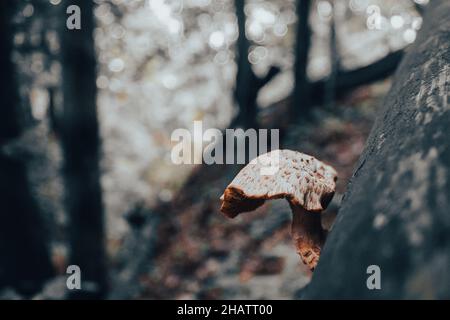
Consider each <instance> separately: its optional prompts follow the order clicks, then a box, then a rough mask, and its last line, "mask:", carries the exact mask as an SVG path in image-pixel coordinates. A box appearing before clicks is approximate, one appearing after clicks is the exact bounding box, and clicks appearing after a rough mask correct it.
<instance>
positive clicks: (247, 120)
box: [235, 0, 258, 128]
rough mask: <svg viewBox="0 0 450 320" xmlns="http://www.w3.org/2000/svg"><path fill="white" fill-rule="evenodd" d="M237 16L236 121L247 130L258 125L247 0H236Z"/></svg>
mask: <svg viewBox="0 0 450 320" xmlns="http://www.w3.org/2000/svg"><path fill="white" fill-rule="evenodd" d="M235 7H236V16H237V20H238V28H239V38H238V41H237V77H236V88H235V99H236V102H237V104H238V106H239V114H238V116H237V119H236V124H237V125H242V126H244V127H246V128H252V127H255V124H256V112H257V105H256V98H257V94H258V91H257V90H256V83H255V82H256V81H255V80H256V79H255V77H254V74H253V70H252V66H251V65H250V62H249V61H248V53H249V48H250V42H249V40H248V39H247V37H246V35H245V22H246V17H245V12H244V7H245V0H236V1H235Z"/></svg>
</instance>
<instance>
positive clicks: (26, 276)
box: [0, 0, 52, 294]
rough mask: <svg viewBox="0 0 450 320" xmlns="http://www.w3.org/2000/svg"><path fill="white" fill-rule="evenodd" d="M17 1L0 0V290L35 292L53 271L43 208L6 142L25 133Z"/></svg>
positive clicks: (21, 164) (25, 173) (24, 169)
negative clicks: (15, 57) (17, 62)
mask: <svg viewBox="0 0 450 320" xmlns="http://www.w3.org/2000/svg"><path fill="white" fill-rule="evenodd" d="M15 2H16V1H14V0H4V1H0V24H1V26H0V39H1V41H0V70H1V71H0V99H1V101H2V105H1V108H0V204H1V209H0V289H1V288H2V287H5V286H12V287H14V288H16V289H17V290H18V291H19V292H20V293H22V294H34V293H35V292H37V291H38V290H39V289H40V286H41V285H42V283H43V282H44V281H45V280H46V279H48V278H49V277H50V276H51V275H52V266H51V263H50V258H49V254H48V251H47V241H46V240H47V239H46V236H45V234H46V232H45V231H44V229H43V226H42V221H41V218H42V217H41V213H40V211H39V208H38V206H37V204H36V202H35V199H34V198H33V196H32V193H31V191H30V188H29V182H28V176H27V171H26V166H25V164H24V163H23V161H21V159H17V158H16V157H14V155H11V154H7V153H5V151H4V149H3V147H4V146H5V145H7V144H8V143H9V142H10V141H11V140H12V139H14V138H16V137H18V136H19V135H20V133H21V131H22V130H21V129H22V128H21V123H22V121H21V116H22V112H21V111H22V110H21V107H20V99H19V93H18V88H17V82H16V79H15V70H14V69H15V68H14V66H13V63H12V60H11V55H12V51H13V45H12V43H13V40H12V39H13V36H14V28H13V25H12V18H13V16H14V13H15V5H16V3H15Z"/></svg>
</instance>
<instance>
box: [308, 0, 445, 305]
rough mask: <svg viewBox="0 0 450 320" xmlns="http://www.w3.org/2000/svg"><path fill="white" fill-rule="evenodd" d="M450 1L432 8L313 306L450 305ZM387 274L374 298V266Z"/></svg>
mask: <svg viewBox="0 0 450 320" xmlns="http://www.w3.org/2000/svg"><path fill="white" fill-rule="evenodd" d="M448 17H450V2H449V1H448V0H433V1H430V4H429V5H428V8H427V10H426V12H425V16H424V26H423V29H422V30H421V31H420V33H419V36H418V38H417V40H416V43H415V44H414V45H413V46H412V47H411V48H410V50H409V52H408V53H407V54H406V56H405V58H404V60H403V61H402V63H401V65H400V67H399V70H398V71H397V74H396V76H395V78H394V81H393V87H392V89H391V91H390V93H389V94H388V96H387V97H386V99H385V102H384V107H383V108H382V110H381V113H380V115H379V116H378V119H377V121H376V123H375V125H374V128H373V130H372V132H371V134H370V137H369V140H368V142H367V146H366V149H365V151H364V153H363V155H362V156H361V159H360V161H359V165H358V168H357V169H356V171H355V173H354V175H353V178H352V181H351V182H350V184H349V187H348V191H347V193H346V195H345V198H344V200H343V203H342V207H341V209H340V211H339V214H338V217H337V220H336V223H335V225H334V227H333V230H332V231H331V233H330V235H329V238H328V240H327V242H326V244H325V248H324V250H323V252H322V256H321V258H320V261H319V264H318V266H317V269H316V270H315V272H314V276H313V279H312V282H311V283H310V285H309V287H308V288H307V289H306V292H305V295H304V296H305V297H306V298H311V299H313V298H427V299H430V298H441V299H443V298H446V299H449V298H450V209H449V208H450V138H449V137H450V107H449V92H450V20H449V19H448ZM370 265H377V266H379V267H380V269H381V290H368V288H367V285H366V281H367V278H368V277H369V275H368V274H367V273H366V272H367V267H368V266H370Z"/></svg>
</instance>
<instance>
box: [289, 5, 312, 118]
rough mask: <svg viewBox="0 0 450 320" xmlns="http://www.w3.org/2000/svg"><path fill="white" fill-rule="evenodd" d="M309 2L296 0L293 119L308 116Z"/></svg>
mask: <svg viewBox="0 0 450 320" xmlns="http://www.w3.org/2000/svg"><path fill="white" fill-rule="evenodd" d="M310 8H311V1H310V0H297V17H298V24H297V38H296V39H295V66H294V79H295V86H294V93H293V104H292V110H291V114H292V116H293V118H294V119H297V118H298V117H303V116H306V115H307V114H308V111H309V110H308V109H309V105H310V96H309V81H308V75H307V67H308V55H309V48H310V44H311V30H310V28H309V11H310Z"/></svg>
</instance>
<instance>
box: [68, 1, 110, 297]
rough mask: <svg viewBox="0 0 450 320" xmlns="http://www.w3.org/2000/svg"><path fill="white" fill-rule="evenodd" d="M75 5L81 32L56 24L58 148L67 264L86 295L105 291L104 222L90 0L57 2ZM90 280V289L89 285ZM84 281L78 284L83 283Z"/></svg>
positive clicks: (97, 295) (95, 294)
mask: <svg viewBox="0 0 450 320" xmlns="http://www.w3.org/2000/svg"><path fill="white" fill-rule="evenodd" d="M62 4H63V6H62V7H63V8H67V7H68V6H69V5H72V4H75V5H78V6H79V7H80V8H81V17H82V19H81V30H68V29H66V27H65V23H64V25H62V26H61V28H62V30H61V42H62V43H61V50H62V51H61V54H62V57H61V58H62V64H63V94H64V108H63V115H62V135H61V137H62V146H63V152H64V161H65V164H64V178H65V192H66V201H67V210H68V214H69V217H70V232H71V234H70V249H71V255H70V263H71V264H75V265H78V266H80V268H81V273H82V288H83V289H86V290H89V291H90V292H85V293H86V294H89V295H92V296H93V297H99V296H100V297H101V296H103V295H104V293H105V290H106V268H105V252H104V226H103V224H104V222H103V206H102V196H101V187H100V181H99V178H100V169H99V158H100V138H99V126H98V121H97V108H96V97H97V88H96V56H95V48H94V40H93V30H94V25H95V23H94V16H93V9H94V2H93V1H84V0H83V1H82V0H78V1H63V3H62ZM88 284H95V286H96V288H89V287H88ZM83 285H84V287H83Z"/></svg>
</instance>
